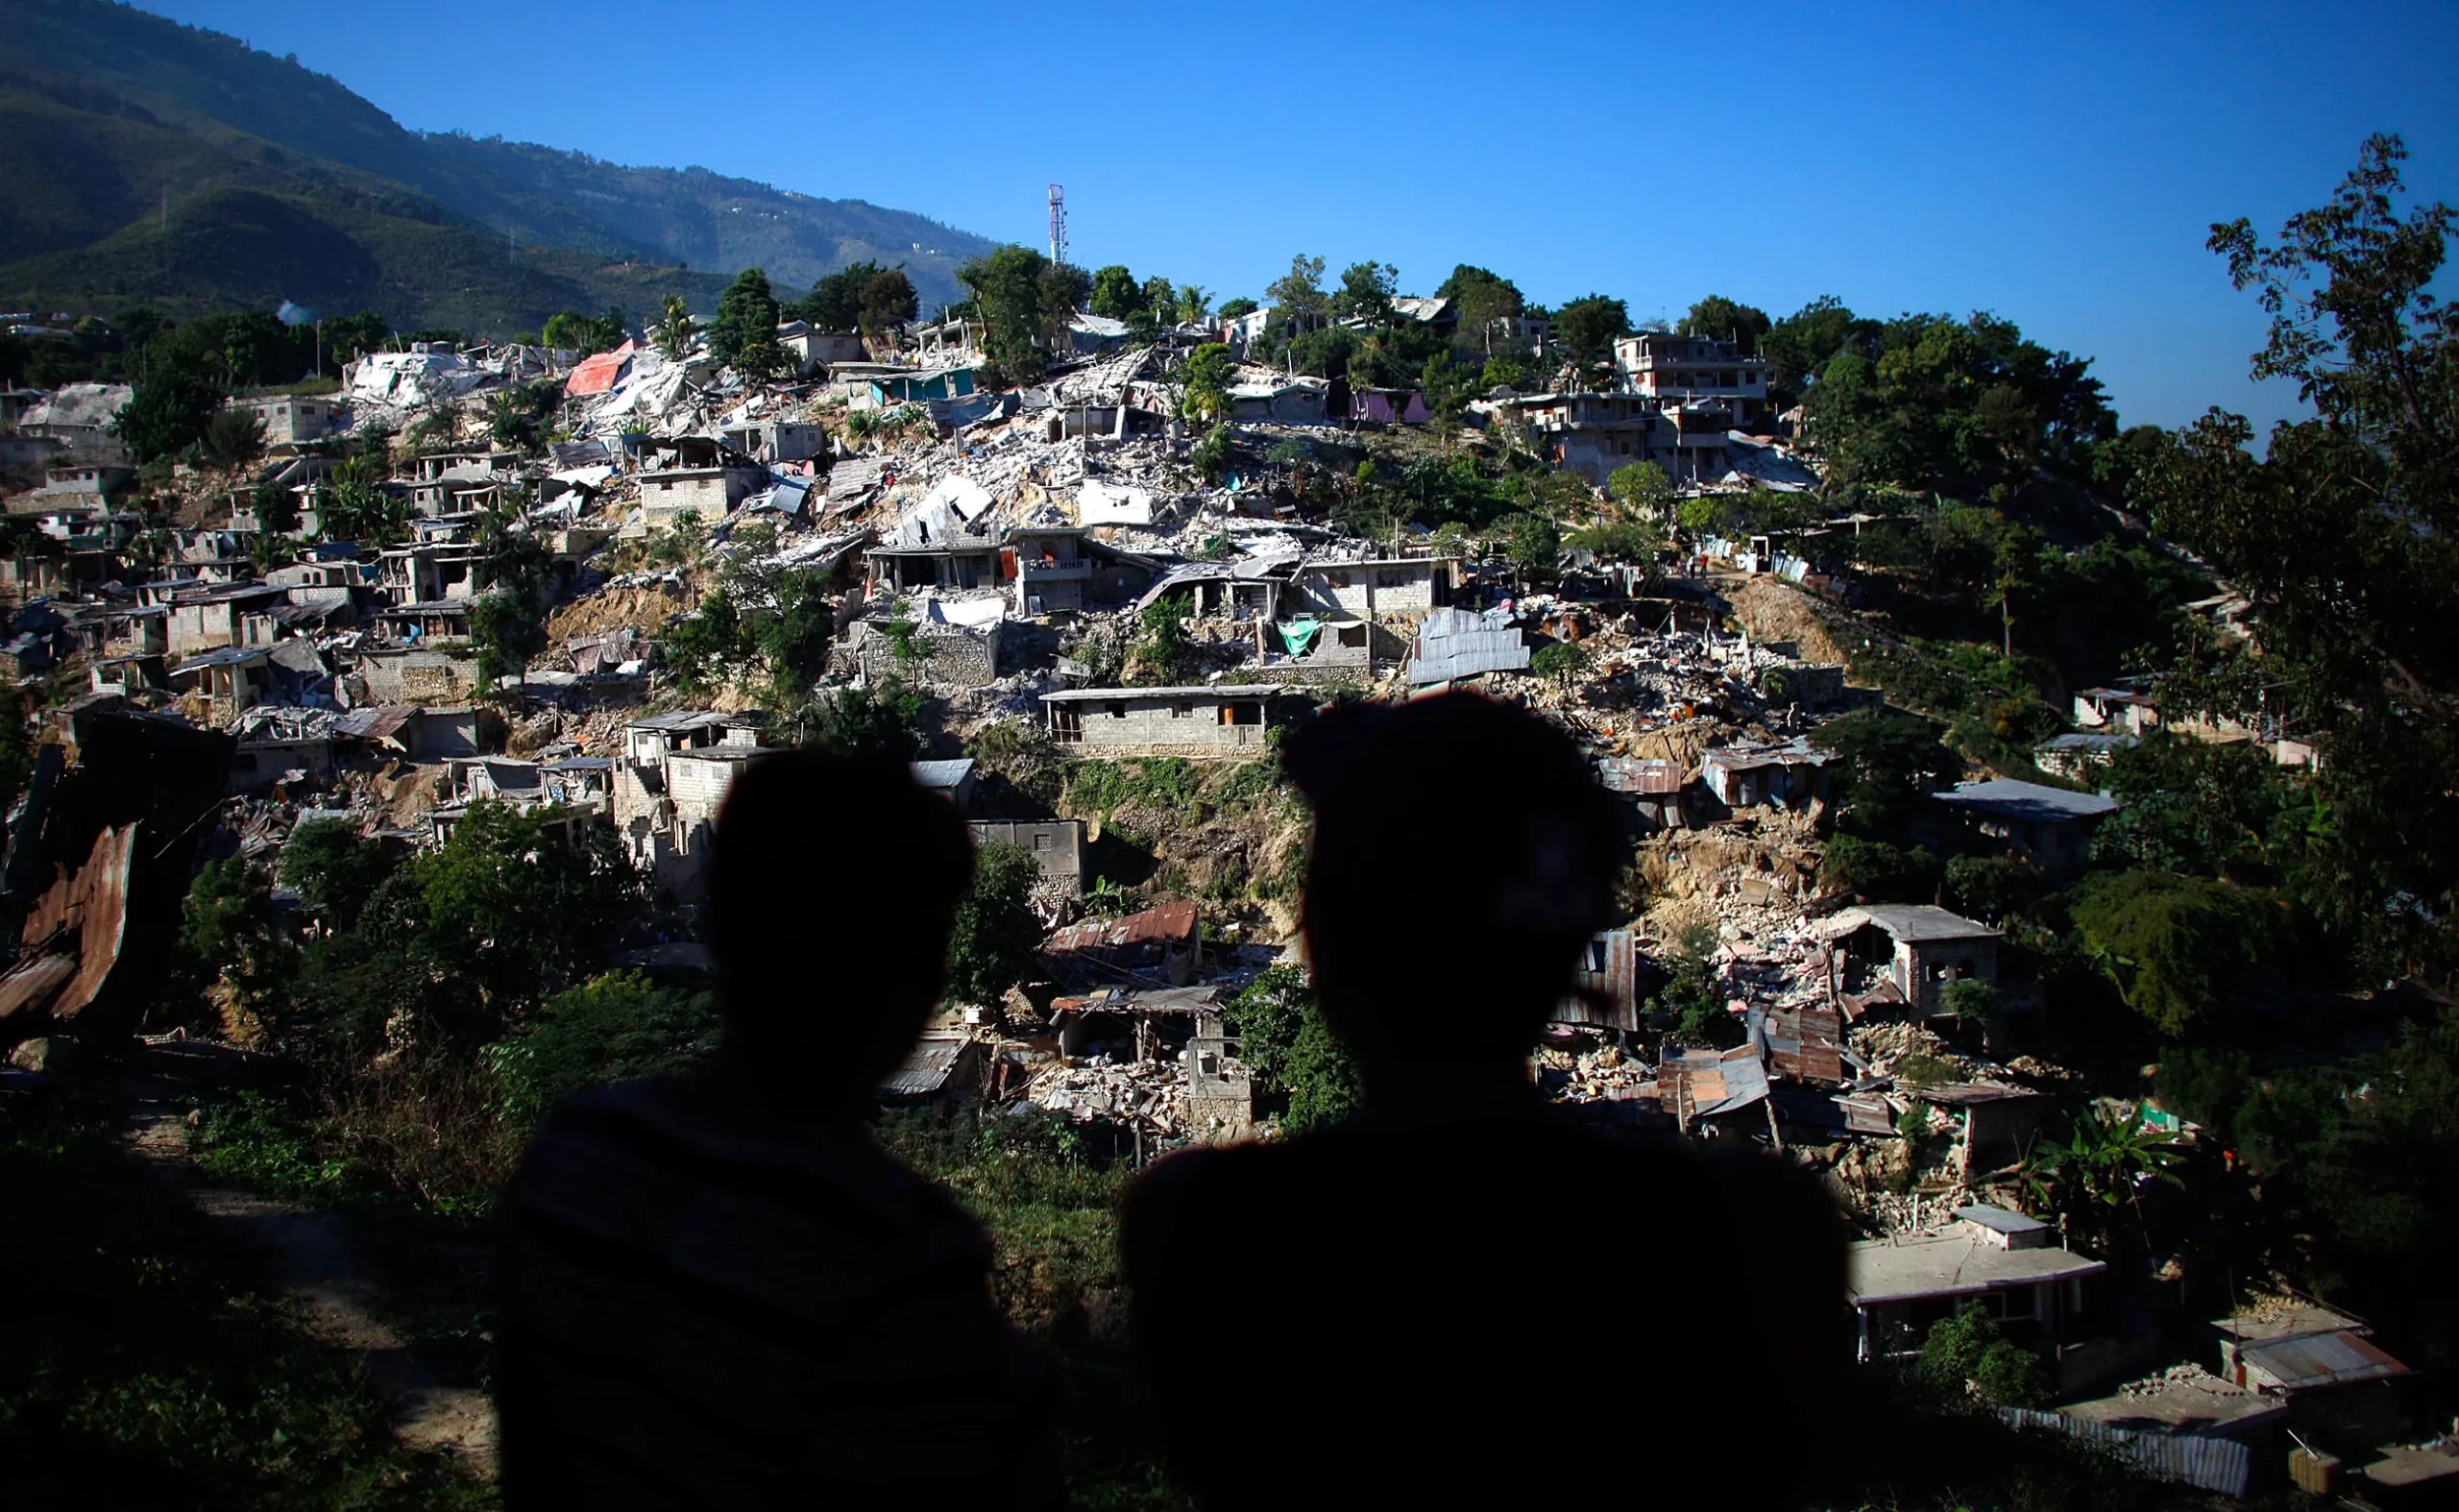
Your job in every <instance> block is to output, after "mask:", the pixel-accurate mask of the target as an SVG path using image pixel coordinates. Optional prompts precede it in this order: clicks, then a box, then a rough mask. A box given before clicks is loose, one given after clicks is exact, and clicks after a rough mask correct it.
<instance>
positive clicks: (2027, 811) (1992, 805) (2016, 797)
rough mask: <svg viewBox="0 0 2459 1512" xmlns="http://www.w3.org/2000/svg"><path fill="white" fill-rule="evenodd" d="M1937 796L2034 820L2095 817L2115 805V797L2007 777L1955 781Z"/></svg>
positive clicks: (2113, 809)
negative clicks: (1948, 790) (1952, 785)
mask: <svg viewBox="0 0 2459 1512" xmlns="http://www.w3.org/2000/svg"><path fill="white" fill-rule="evenodd" d="M1937 797H1938V801H1939V802H1940V803H1946V804H1952V805H1953V806H1955V807H1956V808H1959V809H1970V810H1973V811H1975V812H1977V813H1982V814H1992V815H1996V816H1997V817H2000V818H2007V819H2028V820H2031V821H2032V822H2033V823H2036V824H2037V823H2057V822H2060V821H2064V820H2070V819H2096V818H2099V817H2101V816H2102V815H2104V814H2110V813H2114V812H2116V809H2117V800H2116V799H2115V798H2105V797H2103V796H2102V795H2101V794H2099V793H2076V792H2074V791H2072V790H2070V789H2066V788H2048V787H2043V786H2042V785H2041V784H2039V783H2037V782H2017V781H2015V780H2014V779H2013V778H2011V777H1993V778H1991V779H1990V780H1989V781H1987V782H1965V783H1959V784H1957V785H1956V787H1955V788H1954V789H1953V790H1952V791H1950V792H1946V793H1939V794H1938V795H1937Z"/></svg>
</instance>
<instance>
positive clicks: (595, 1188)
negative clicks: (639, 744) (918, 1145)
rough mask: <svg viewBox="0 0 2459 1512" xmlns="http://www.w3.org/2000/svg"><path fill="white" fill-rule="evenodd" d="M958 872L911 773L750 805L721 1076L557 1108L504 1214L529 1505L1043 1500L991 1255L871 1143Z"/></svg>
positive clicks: (653, 1084) (781, 769) (1023, 1381)
mask: <svg viewBox="0 0 2459 1512" xmlns="http://www.w3.org/2000/svg"><path fill="white" fill-rule="evenodd" d="M972 866H973V850H972V843H971V841H970V840H969V839H968V837H967V836H966V834H965V830H964V825H963V822H962V820H961V819H960V818H959V817H957V814H956V811H955V809H954V808H953V807H952V806H951V805H949V804H948V803H947V802H946V801H944V800H943V799H941V798H939V797H937V796H935V795H934V794H932V793H928V792H926V791H925V790H923V789H922V788H920V787H918V786H916V785H915V783H914V782H913V778H912V776H911V775H910V774H909V773H908V772H907V770H906V768H904V767H903V766H902V765H899V764H890V763H881V762H857V761H849V760H845V759H841V758H838V757H834V756H829V755H823V754H820V753H817V752H813V751H792V752H779V753H777V754H774V755H769V756H764V757H761V758H758V759H756V760H755V761H753V762H752V763H751V764H749V765H748V766H746V767H745V768H743V772H742V774H741V775H740V776H739V777H738V778H737V779H736V780H735V784H734V788H733V791H732V792H731V793H730V794H729V795H728V796H727V798H726V802H725V807H724V809H723V811H722V812H721V813H720V814H719V816H718V826H717V838H716V846H715V853H714V856H713V868H714V869H713V874H712V886H711V895H710V909H711V915H712V919H711V925H710V940H711V944H712V947H713V950H714V953H715V956H716V959H717V965H718V1006H719V1011H720V1014H721V1016H722V1018H723V1022H724V1034H723V1036H722V1040H721V1046H720V1049H719V1052H718V1056H717V1057H716V1060H715V1063H714V1064H713V1065H712V1066H711V1067H710V1068H709V1069H707V1070H706V1071H705V1072H703V1073H700V1074H695V1075H692V1076H686V1077H652V1078H647V1079H645V1080H642V1081H637V1082H628V1083H621V1084H618V1085H612V1086H606V1087H600V1088H596V1089H594V1090H592V1091H589V1092H586V1093H583V1094H580V1095H578V1096H576V1097H573V1098H572V1099H570V1100H569V1101H567V1102H566V1103H565V1104H563V1105H562V1106H561V1107H560V1108H558V1109H557V1110H555V1111H554V1113H553V1114H552V1115H551V1116H549V1117H548V1120H547V1122H546V1123H545V1125H544V1126H543V1127H542V1128H541V1129H540V1131H539V1133H538V1135H537V1137H536V1139H535V1140H533V1141H532V1143H531V1144H530V1147H529V1150H528V1153H527V1155H526V1156H525V1157H524V1158H523V1162H522V1167H521V1171H520V1173H519V1174H518V1175H517V1176H516V1177H515V1178H514V1180H513V1182H512V1183H511V1186H510V1188H509V1192H508V1198H507V1207H508V1208H509V1211H508V1214H507V1217H508V1229H507V1237H506V1243H505V1253H504V1303H503V1314H502V1317H501V1320H500V1328H499V1338H500V1364H499V1380H498V1392H497V1397H498V1402H499V1407H500V1410H501V1413H502V1423H503V1439H502V1475H503V1485H504V1490H505V1493H506V1496H507V1499H508V1500H511V1501H512V1502H513V1503H514V1504H515V1505H523V1506H533V1507H566V1506H572V1507H683V1506H712V1507H768V1506H786V1505H791V1506H797V1507H805V1506H882V1505H890V1504H894V1505H899V1506H915V1505H938V1504H942V1503H947V1502H953V1501H956V1500H960V1499H962V1500H966V1501H968V1502H976V1503H978V1504H981V1505H986V1506H1001V1507H1008V1506H1026V1507H1030V1506H1034V1505H1038V1504H1042V1503H1043V1502H1044V1501H1046V1500H1047V1499H1048V1496H1049V1495H1050V1494H1051V1492H1052V1491H1053V1490H1054V1489H1055V1480H1054V1478H1053V1475H1052V1471H1051V1466H1052V1463H1053V1461H1052V1459H1051V1456H1050V1453H1049V1450H1048V1443H1049V1440H1048V1438H1047V1432H1046V1428H1047V1416H1048V1414H1047V1406H1046V1402H1045V1389H1044V1381H1043V1376H1042V1373H1041V1370H1040V1367H1039V1365H1038V1362H1037V1360H1036V1359H1035V1356H1034V1354H1033V1353H1032V1352H1031V1351H1030V1349H1029V1348H1028V1346H1027V1345H1026V1343H1025V1341H1024V1340H1023V1338H1022V1337H1021V1336H1020V1335H1019V1334H1017V1333H1016V1332H1015V1331H1014V1330H1013V1329H1010V1327H1009V1325H1008V1324H1007V1322H1006V1321H1005V1320H1004V1318H1003V1317H1002V1316H1001V1314H1000V1311H999V1309H998V1306H997V1305H996V1303H995V1302H994V1301H993V1298H992V1294H991V1289H990V1282H989V1276H990V1264H991V1251H990V1244H989V1241H988V1238H987V1237H986V1235H985V1234H984V1232H983V1231H982V1229H981V1226H980V1225H978V1224H977V1223H975V1222H974V1220H973V1219H972V1218H971V1217H969V1216H968V1215H967V1214H965V1213H964V1212H963V1211H962V1209H961V1208H959V1207H958V1206H957V1204H956V1203H955V1202H954V1201H953V1200H951V1199H950V1198H949V1197H948V1195H947V1194H946V1193H944V1192H942V1191H941V1190H939V1189H938V1188H937V1187H936V1186H934V1185H932V1184H931V1183H928V1182H925V1181H923V1180H922V1179H921V1178H919V1177H917V1176H915V1175H913V1173H912V1172H911V1171H908V1170H907V1169H906V1168H905V1167H904V1166H902V1165H900V1164H898V1163H897V1162H896V1161H895V1160H893V1159H891V1158H889V1157H888V1156H887V1155H886V1154H884V1153H882V1152H881V1151H880V1150H879V1149H878V1148H877V1147H876V1146H875V1145H874V1144H872V1142H871V1141H870V1140H869V1138H868V1137H866V1135H865V1134H864V1116H865V1114H866V1113H867V1112H868V1111H869V1110H870V1109H871V1107H872V1106H873V1104H872V1097H873V1088H874V1087H875V1086H876V1085H878V1084H879V1082H880V1081H881V1079H882V1078H883V1077H885V1076H886V1075H887V1074H888V1073H889V1071H890V1070H892V1069H893V1068H894V1067H895V1066H896V1064H897V1063H898V1061H900V1060H902V1059H903V1057H904V1056H905V1054H906V1052H907V1051H908V1050H909V1049H910V1048H911V1047H912V1046H913V1041H914V1039H915V1037H916V1036H917V1035H918V1034H919V1032H920V1030H921V1028H922V1024H923V1022H924V1019H925V1018H926V1017H927V1015H928V1014H929V1012H930V1011H931V1008H932V1005H933V1004H934V1003H935V1002H936V1001H937V998H938V996H939V991H940V988H941V986H942V980H943V976H944V972H945V963H946V959H947V949H948V932H949V927H950V924H951V921H952V920H953V918H954V915H955V912H956V907H957V902H958V899H959V897H960V895H961V894H962V892H963V890H964V889H965V887H966V885H967V881H968V879H969V877H970V876H971V872H972ZM986 1499H987V1500H986Z"/></svg>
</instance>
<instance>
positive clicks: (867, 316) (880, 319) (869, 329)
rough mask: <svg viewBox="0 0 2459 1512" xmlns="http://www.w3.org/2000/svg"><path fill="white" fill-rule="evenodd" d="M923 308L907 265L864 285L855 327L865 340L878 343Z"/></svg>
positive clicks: (874, 275) (877, 275)
mask: <svg viewBox="0 0 2459 1512" xmlns="http://www.w3.org/2000/svg"><path fill="white" fill-rule="evenodd" d="M921 308H922V302H921V299H920V297H919V296H917V295H916V294H915V293H914V292H913V280H912V279H911V278H908V277H907V276H906V272H905V265H904V264H903V263H898V264H897V265H896V266H895V267H893V268H889V269H886V270H884V271H882V272H878V273H874V274H872V275H871V276H870V277H869V278H868V279H867V280H864V283H863V300H862V305H861V307H860V308H859V309H858V310H857V311H856V312H855V316H854V323H855V327H856V329H859V330H860V331H861V332H862V333H863V335H864V337H865V338H866V339H869V340H877V339H878V338H879V337H881V336H882V335H884V334H886V333H887V332H889V331H891V330H894V329H896V328H897V327H899V326H902V325H905V324H906V323H907V322H909V321H911V320H913V317H914V316H915V315H916V314H918V313H920V312H921Z"/></svg>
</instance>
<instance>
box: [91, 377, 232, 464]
mask: <svg viewBox="0 0 2459 1512" xmlns="http://www.w3.org/2000/svg"><path fill="white" fill-rule="evenodd" d="M221 405H222V395H221V393H220V391H218V390H217V389H216V388H215V387H214V385H213V382H212V380H211V379H210V378H207V377H206V374H205V370H204V368H203V366H202V365H201V364H200V363H199V362H198V361H197V360H196V359H195V358H194V357H191V356H188V355H186V354H181V353H166V354H163V355H162V356H160V357H158V358H157V359H156V360H155V361H154V362H153V363H152V365H151V366H150V367H149V368H148V370H147V372H146V374H145V376H144V377H143V378H140V379H139V380H138V382H137V384H136V392H135V394H134V397H133V398H131V399H130V400H129V402H128V403H127V404H126V406H124V407H123V408H122V409H121V410H120V412H119V413H118V414H117V415H116V416H114V417H113V418H112V420H111V432H112V433H113V434H114V435H116V436H118V437H119V438H120V439H121V440H122V441H125V442H127V443H128V449H129V451H133V452H134V453H135V454H136V459H137V460H138V461H140V462H154V461H160V460H162V459H165V458H168V457H174V456H177V455H179V454H180V453H181V452H183V451H187V450H188V449H189V448H190V447H193V446H195V445H196V444H197V443H198V442H199V441H201V440H203V439H204V437H205V427H206V426H207V423H208V422H210V421H211V420H212V418H213V415H214V412H215V411H216V410H218V409H219V408H220V407H221Z"/></svg>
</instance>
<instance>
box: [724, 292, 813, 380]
mask: <svg viewBox="0 0 2459 1512" xmlns="http://www.w3.org/2000/svg"><path fill="white" fill-rule="evenodd" d="M709 355H710V356H711V357H713V358H715V359H716V360H717V361H718V362H721V363H723V364H724V365H726V366H727V367H730V368H733V369H734V370H736V371H737V372H739V373H743V374H746V375H748V376H749V377H751V378H775V377H777V376H778V375H780V374H782V373H784V372H785V371H786V369H787V368H789V367H791V366H792V364H793V359H792V357H791V355H789V354H788V353H787V351H786V349H785V348H784V346H782V345H780V344H779V342H778V340H777V296H776V295H775V294H773V293H771V292H770V291H769V288H768V275H767V274H766V273H763V272H762V271H761V270H759V269H758V268H745V269H743V271H742V272H741V273H739V274H737V275H735V280H734V282H732V283H731V284H728V285H727V286H726V291H725V293H723V294H721V295H719V296H718V318H717V320H716V321H715V322H714V323H712V324H711V325H710V327H709Z"/></svg>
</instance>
